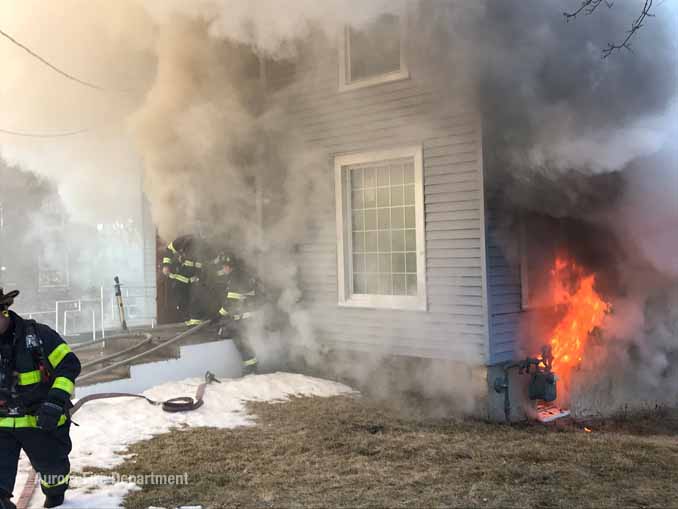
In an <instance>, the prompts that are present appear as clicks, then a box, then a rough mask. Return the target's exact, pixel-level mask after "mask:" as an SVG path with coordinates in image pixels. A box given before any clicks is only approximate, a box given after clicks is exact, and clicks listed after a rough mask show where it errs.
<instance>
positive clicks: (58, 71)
mask: <svg viewBox="0 0 678 509" xmlns="http://www.w3.org/2000/svg"><path fill="white" fill-rule="evenodd" d="M0 35H2V36H3V37H5V38H6V39H8V40H9V41H11V42H12V43H13V44H16V45H17V46H19V47H20V48H21V49H23V50H24V51H25V52H26V53H28V54H29V55H31V56H32V57H34V58H36V59H38V60H39V61H40V62H42V63H43V64H45V65H46V66H47V67H49V68H50V69H52V70H53V71H55V72H57V73H59V74H61V75H62V76H63V77H65V78H67V79H69V80H72V81H75V82H76V83H79V84H81V85H83V86H85V87H88V88H93V89H94V90H101V91H105V90H106V89H105V88H104V87H101V86H99V85H95V84H94V83H90V82H88V81H85V80H81V79H80V78H77V77H76V76H73V75H72V74H69V73H67V72H66V71H62V70H61V69H59V68H58V67H57V66H55V65H54V64H51V63H50V62H48V61H47V60H45V59H44V58H43V57H41V56H40V55H38V54H37V53H36V52H35V51H33V50H32V49H30V48H29V47H28V46H26V45H24V44H22V43H20V42H19V41H17V40H16V39H15V38H14V37H12V36H11V35H9V34H8V33H7V32H5V31H3V30H2V29H0Z"/></svg>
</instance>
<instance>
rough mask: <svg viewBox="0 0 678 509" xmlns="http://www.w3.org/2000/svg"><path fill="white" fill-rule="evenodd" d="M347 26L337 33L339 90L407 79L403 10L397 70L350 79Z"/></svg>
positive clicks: (349, 42)
mask: <svg viewBox="0 0 678 509" xmlns="http://www.w3.org/2000/svg"><path fill="white" fill-rule="evenodd" d="M349 28H350V27H349V26H348V25H346V26H344V28H343V30H341V33H340V35H339V92H348V91H350V90H357V89H360V88H365V87H372V86H374V85H381V84H382V83H390V82H392V81H400V80H406V79H409V77H410V70H409V67H408V66H407V56H406V54H405V49H406V45H405V41H406V39H407V37H406V28H407V24H406V16H405V13H404V12H403V13H402V14H401V15H400V69H399V70H397V71H393V72H388V73H384V74H379V75H377V76H371V77H369V78H364V79H361V80H355V81H352V80H351V66H350V64H349V59H350V58H351V38H350V37H349V36H348V33H349Z"/></svg>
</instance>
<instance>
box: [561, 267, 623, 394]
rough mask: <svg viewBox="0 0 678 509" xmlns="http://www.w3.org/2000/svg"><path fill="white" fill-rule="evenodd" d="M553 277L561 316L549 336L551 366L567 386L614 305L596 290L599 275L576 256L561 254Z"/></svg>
mask: <svg viewBox="0 0 678 509" xmlns="http://www.w3.org/2000/svg"><path fill="white" fill-rule="evenodd" d="M550 272H551V277H550V298H551V300H552V302H551V304H552V306H554V307H556V308H557V309H558V311H559V315H560V316H562V317H561V318H560V320H559V321H558V323H557V324H556V326H555V327H554V328H553V330H552V331H551V333H550V334H549V336H548V345H549V346H550V347H551V355H552V356H553V363H552V369H553V371H554V372H555V373H556V375H557V376H558V378H559V379H560V380H561V381H563V385H564V386H565V387H567V386H568V385H569V382H570V378H571V374H572V370H573V369H576V368H577V366H578V365H579V364H580V363H581V361H582V359H583V356H584V352H585V350H586V345H587V343H588V341H589V338H590V337H591V334H592V333H593V332H594V331H595V330H596V329H598V328H600V327H601V326H602V324H603V321H604V319H605V316H606V315H607V314H608V313H609V312H610V310H611V305H610V303H609V302H607V301H606V300H605V299H604V298H603V297H602V296H601V295H600V294H599V293H598V291H596V288H595V286H596V275H595V274H587V273H586V271H585V270H584V268H583V267H582V266H581V265H579V264H578V263H577V262H576V261H575V260H574V259H572V258H570V257H568V256H566V255H559V256H558V257H557V258H556V259H555V262H554V264H553V268H552V269H551V271H550Z"/></svg>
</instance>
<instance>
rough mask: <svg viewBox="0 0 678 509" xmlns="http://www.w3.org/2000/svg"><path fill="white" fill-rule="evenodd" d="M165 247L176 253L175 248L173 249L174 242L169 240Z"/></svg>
mask: <svg viewBox="0 0 678 509" xmlns="http://www.w3.org/2000/svg"><path fill="white" fill-rule="evenodd" d="M167 249H169V250H170V251H172V252H173V253H174V254H177V250H176V249H174V242H170V243H169V244H167Z"/></svg>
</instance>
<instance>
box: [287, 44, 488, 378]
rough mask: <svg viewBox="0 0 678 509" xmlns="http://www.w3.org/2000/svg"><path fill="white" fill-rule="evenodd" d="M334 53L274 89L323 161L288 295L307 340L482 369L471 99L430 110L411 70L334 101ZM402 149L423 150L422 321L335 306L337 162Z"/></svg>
mask: <svg viewBox="0 0 678 509" xmlns="http://www.w3.org/2000/svg"><path fill="white" fill-rule="evenodd" d="M336 55H337V53H333V52H331V51H330V52H328V53H327V54H325V53H323V54H322V57H320V58H318V59H316V62H318V63H317V64H316V65H314V67H313V68H310V67H309V66H304V65H300V66H298V67H297V69H296V74H295V77H294V78H295V80H294V84H293V85H291V86H289V87H288V88H287V89H286V90H285V91H284V93H285V94H286V97H285V104H286V105H287V112H288V114H289V115H290V123H291V125H294V126H295V127H297V128H298V129H299V135H300V138H301V140H302V142H303V143H304V146H305V149H306V150H308V151H310V152H317V153H319V154H321V155H322V157H326V161H327V163H326V165H325V166H323V164H319V165H318V172H321V175H323V176H324V177H325V180H322V181H323V182H324V183H325V184H326V186H325V187H322V188H321V189H318V191H317V192H318V193H321V195H322V199H321V200H320V201H322V202H323V204H324V206H323V207H320V208H313V209H308V210H307V214H306V216H307V218H308V223H307V230H306V232H305V237H304V239H303V240H302V241H301V242H300V244H299V247H298V262H299V267H300V272H299V285H300V288H301V290H302V291H303V302H304V304H305V306H306V308H307V309H308V310H309V313H310V316H311V318H312V326H313V335H314V338H315V339H316V340H317V341H319V342H320V343H322V344H323V345H326V346H327V347H329V348H337V349H350V350H353V351H366V352H378V353H382V354H385V355H408V356H417V357H428V358H436V359H448V360H459V361H463V362H467V363H469V364H472V365H479V364H484V363H485V362H486V361H487V360H488V351H489V347H488V345H489V340H488V317H487V303H486V299H487V293H486V291H485V287H486V279H485V275H486V273H485V236H484V230H485V221H484V196H483V176H482V175H483V171H482V157H481V149H482V146H481V131H482V129H481V124H480V119H479V115H478V114H477V112H476V111H475V110H474V108H473V107H472V102H471V101H465V100H463V99H462V98H460V99H459V100H458V101H457V102H456V103H452V102H450V101H449V100H446V101H441V99H440V97H441V96H442V94H438V93H437V92H436V91H435V90H433V89H432V87H431V86H430V84H429V83H427V82H426V81H425V80H423V79H421V72H420V69H419V67H415V65H414V63H413V65H412V66H411V67H410V72H411V79H408V80H401V81H393V82H390V83H384V84H382V85H380V86H376V87H369V88H359V89H355V90H351V91H345V92H342V93H338V91H337V80H338V69H339V65H338V63H337V58H336ZM278 80H279V82H280V83H290V82H292V81H293V80H292V79H291V78H290V77H284V76H280V77H278ZM276 83H277V82H276ZM274 85H275V83H274ZM445 97H448V96H447V95H445ZM413 146H418V147H422V188H423V190H422V201H423V220H424V228H423V242H424V243H423V245H424V248H425V250H426V251H425V260H424V263H423V268H424V269H425V278H424V279H425V283H426V298H427V303H426V309H427V311H426V312H421V311H414V310H412V311H411V310H403V309H388V308H365V307H356V306H342V305H339V304H338V300H339V293H340V292H341V288H342V286H341V285H338V284H337V282H338V281H340V280H343V278H342V276H341V275H340V274H339V271H340V270H341V267H342V266H343V264H339V263H338V257H339V256H343V254H342V251H341V250H339V249H337V246H338V242H337V218H336V214H337V204H336V200H337V197H338V196H339V195H340V193H341V191H340V188H341V186H342V185H343V184H341V185H340V186H338V185H337V183H336V164H335V163H336V160H337V157H343V156H344V155H347V154H351V155H354V154H363V153H373V152H378V151H385V152H388V151H390V150H391V149H392V148H393V147H413ZM388 158H389V157H388V156H387V157H386V158H385V159H388ZM345 164H346V163H345ZM356 164H361V163H360V161H357V162H356ZM344 187H345V186H344ZM341 245H343V243H342V244H341ZM418 267H419V266H418Z"/></svg>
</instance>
